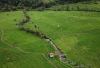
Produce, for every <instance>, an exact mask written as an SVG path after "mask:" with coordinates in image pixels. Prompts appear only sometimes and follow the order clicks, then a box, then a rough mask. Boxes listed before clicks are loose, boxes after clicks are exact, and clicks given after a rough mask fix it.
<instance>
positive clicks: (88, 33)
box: [25, 11, 100, 68]
mask: <svg viewBox="0 0 100 68" xmlns="http://www.w3.org/2000/svg"><path fill="white" fill-rule="evenodd" d="M28 14H29V16H30V17H31V20H30V22H28V23H26V24H25V27H26V28H30V29H33V30H38V31H40V32H41V33H44V34H45V35H47V36H48V37H49V38H51V39H52V40H53V41H54V43H56V45H57V46H58V47H59V48H60V49H61V50H62V51H63V52H64V54H65V55H66V56H67V59H71V60H72V61H74V62H77V63H81V64H84V65H90V66H92V67H96V68H99V67H100V58H99V56H100V49H99V48H100V46H99V42H100V41H99V40H100V22H99V21H100V13H99V12H83V11H82V12H79V11H43V12H38V11H30V12H28ZM81 14H82V15H81ZM32 22H33V23H32ZM35 25H36V26H37V27H39V28H35V27H34V26H35ZM58 25H59V26H60V28H58Z"/></svg>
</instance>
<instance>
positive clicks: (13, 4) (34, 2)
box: [0, 0, 97, 11]
mask: <svg viewBox="0 0 100 68" xmlns="http://www.w3.org/2000/svg"><path fill="white" fill-rule="evenodd" d="M47 1H48V2H44V1H43V0H0V10H1V11H10V10H13V11H16V10H20V9H24V8H28V9H27V10H31V9H36V8H39V7H44V8H49V7H51V6H52V5H56V4H58V3H59V4H64V3H65V2H68V3H75V2H80V1H81V2H82V1H97V0H54V1H50V0H47ZM40 9H41V8H40Z"/></svg>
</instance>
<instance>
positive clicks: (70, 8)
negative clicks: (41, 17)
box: [50, 6, 100, 12]
mask: <svg viewBox="0 0 100 68" xmlns="http://www.w3.org/2000/svg"><path fill="white" fill-rule="evenodd" d="M50 10H53V11H92V12H100V9H99V8H93V9H89V8H88V7H86V8H81V7H79V6H75V7H69V6H61V7H55V8H53V9H50Z"/></svg>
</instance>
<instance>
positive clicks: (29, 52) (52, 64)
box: [1, 30, 57, 68]
mask: <svg viewBox="0 0 100 68" xmlns="http://www.w3.org/2000/svg"><path fill="white" fill-rule="evenodd" d="M1 32H2V35H1V41H2V42H3V43H5V44H7V45H8V46H10V47H13V48H16V49H18V50H19V51H21V52H23V53H26V54H35V53H36V54H41V55H43V57H44V58H45V59H46V60H47V61H48V62H49V63H50V64H51V65H52V66H53V67H55V68H57V67H56V66H55V64H53V63H52V62H51V61H50V60H49V59H47V58H46V56H45V54H44V53H42V52H26V51H24V50H22V49H20V48H19V47H14V46H13V45H10V44H9V43H7V42H5V41H4V40H3V35H4V31H3V30H1Z"/></svg>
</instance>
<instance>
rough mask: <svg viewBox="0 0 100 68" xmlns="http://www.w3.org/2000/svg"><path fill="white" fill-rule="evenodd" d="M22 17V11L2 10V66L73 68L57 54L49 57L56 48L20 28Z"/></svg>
mask: <svg viewBox="0 0 100 68" xmlns="http://www.w3.org/2000/svg"><path fill="white" fill-rule="evenodd" d="M22 17H23V13H22V11H15V12H0V68H47V67H48V68H61V67H62V68H72V67H71V66H70V65H68V64H67V63H62V62H61V61H60V60H59V57H58V55H57V54H56V55H55V56H56V57H54V58H49V53H54V54H55V49H54V47H53V46H52V45H51V44H50V43H48V42H47V41H46V40H43V39H41V38H39V37H36V36H35V35H33V34H29V33H27V32H25V31H22V30H19V29H18V26H17V23H18V22H19V20H20V19H21V18H22ZM15 19H16V20H15ZM15 42H17V44H16V45H15V44H14V43H15Z"/></svg>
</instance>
